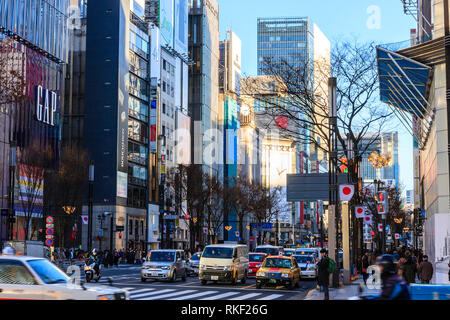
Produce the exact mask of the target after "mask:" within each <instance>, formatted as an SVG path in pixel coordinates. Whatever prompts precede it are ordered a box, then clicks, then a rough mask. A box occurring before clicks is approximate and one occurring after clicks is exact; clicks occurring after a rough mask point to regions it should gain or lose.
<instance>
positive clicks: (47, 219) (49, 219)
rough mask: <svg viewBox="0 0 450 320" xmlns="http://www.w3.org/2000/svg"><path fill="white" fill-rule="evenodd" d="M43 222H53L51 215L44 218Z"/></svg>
mask: <svg viewBox="0 0 450 320" xmlns="http://www.w3.org/2000/svg"><path fill="white" fill-rule="evenodd" d="M45 222H47V223H48V224H52V223H53V217H52V216H48V217H47V218H46V219H45Z"/></svg>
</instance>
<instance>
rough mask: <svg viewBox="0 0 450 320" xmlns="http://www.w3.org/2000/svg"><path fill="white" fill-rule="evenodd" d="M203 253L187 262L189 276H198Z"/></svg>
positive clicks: (198, 253)
mask: <svg viewBox="0 0 450 320" xmlns="http://www.w3.org/2000/svg"><path fill="white" fill-rule="evenodd" d="M201 256H202V253H201V252H197V253H194V254H193V255H192V257H191V258H190V259H189V260H188V262H187V269H188V274H189V275H198V269H199V266H200V257H201Z"/></svg>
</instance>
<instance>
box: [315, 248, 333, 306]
mask: <svg viewBox="0 0 450 320" xmlns="http://www.w3.org/2000/svg"><path fill="white" fill-rule="evenodd" d="M320 254H321V256H322V257H321V258H320V260H319V259H317V258H316V259H317V260H318V263H317V265H318V267H319V276H318V282H319V286H321V288H323V291H324V296H325V297H324V300H330V294H329V291H328V285H329V282H330V274H329V273H328V266H329V264H330V263H329V260H328V253H327V250H325V249H321V250H320Z"/></svg>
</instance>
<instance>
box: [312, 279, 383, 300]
mask: <svg viewBox="0 0 450 320" xmlns="http://www.w3.org/2000/svg"><path fill="white" fill-rule="evenodd" d="M361 283H364V282H363V280H362V279H357V280H355V281H353V282H352V283H351V284H350V285H346V286H342V287H340V288H330V289H329V293H330V300H348V299H349V298H350V297H355V296H359V295H360V293H359V288H360V284H361ZM362 294H363V295H374V294H380V291H379V290H376V289H368V288H367V287H364V291H363V293H362ZM323 299H324V293H323V292H320V291H319V290H317V288H316V289H313V290H311V291H310V292H308V294H307V296H306V297H305V299H304V300H323Z"/></svg>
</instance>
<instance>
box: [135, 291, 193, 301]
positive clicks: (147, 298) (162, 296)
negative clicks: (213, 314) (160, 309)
mask: <svg viewBox="0 0 450 320" xmlns="http://www.w3.org/2000/svg"><path fill="white" fill-rule="evenodd" d="M196 291H197V290H184V291H179V292H172V293H166V294H162V295H157V296H150V297H146V298H143V299H138V300H158V299H165V298H169V297H170V298H172V297H175V296H182V295H183V294H187V293H191V292H196Z"/></svg>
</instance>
